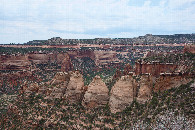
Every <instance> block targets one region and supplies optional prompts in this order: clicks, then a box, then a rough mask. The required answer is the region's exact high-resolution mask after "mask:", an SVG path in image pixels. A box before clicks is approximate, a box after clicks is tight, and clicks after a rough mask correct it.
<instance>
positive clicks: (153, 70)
mask: <svg viewBox="0 0 195 130" xmlns="http://www.w3.org/2000/svg"><path fill="white" fill-rule="evenodd" d="M177 67H178V65H176V64H173V63H159V62H153V63H144V62H142V61H138V62H136V63H135V74H136V75H141V74H151V75H153V76H156V77H158V76H159V75H160V73H173V72H174V71H175V70H176V69H177Z"/></svg>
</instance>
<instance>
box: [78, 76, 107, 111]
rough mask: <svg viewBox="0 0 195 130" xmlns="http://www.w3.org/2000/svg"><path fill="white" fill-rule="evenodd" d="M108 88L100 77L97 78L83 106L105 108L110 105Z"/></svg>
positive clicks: (87, 92)
mask: <svg viewBox="0 0 195 130" xmlns="http://www.w3.org/2000/svg"><path fill="white" fill-rule="evenodd" d="M108 92H109V90H108V88H107V86H106V84H105V83H104V82H103V81H102V79H101V78H100V76H95V77H94V79H93V81H92V82H91V83H90V84H89V86H88V90H87V91H86V93H85V94H84V98H83V101H82V105H83V106H85V107H87V108H94V107H98V106H103V105H106V104H107V103H108V100H109V96H108Z"/></svg>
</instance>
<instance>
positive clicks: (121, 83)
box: [109, 75, 136, 113]
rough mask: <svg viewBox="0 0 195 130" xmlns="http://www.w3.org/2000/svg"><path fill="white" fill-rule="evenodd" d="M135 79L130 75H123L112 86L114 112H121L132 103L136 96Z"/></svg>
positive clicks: (110, 102)
mask: <svg viewBox="0 0 195 130" xmlns="http://www.w3.org/2000/svg"><path fill="white" fill-rule="evenodd" d="M135 86H136V83H135V80H134V79H133V78H132V77H131V76H129V75H126V76H122V77H121V78H120V79H119V80H118V81H117V82H116V84H115V85H114V86H113V87H112V89H111V92H110V100H109V105H110V110H111V112H112V113H116V112H120V111H122V110H124V109H125V107H126V106H128V105H130V104H131V103H132V101H133V97H134V89H135Z"/></svg>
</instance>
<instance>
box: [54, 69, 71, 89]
mask: <svg viewBox="0 0 195 130" xmlns="http://www.w3.org/2000/svg"><path fill="white" fill-rule="evenodd" d="M69 80H70V75H69V74H68V73H67V72H57V73H56V75H55V76H54V78H53V79H52V80H51V82H50V84H51V85H59V84H62V83H65V84H64V85H65V86H66V85H67V84H68V82H69Z"/></svg>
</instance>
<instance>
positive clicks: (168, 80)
mask: <svg viewBox="0 0 195 130" xmlns="http://www.w3.org/2000/svg"><path fill="white" fill-rule="evenodd" d="M190 81H191V78H186V77H183V76H180V75H178V74H161V75H160V77H159V78H158V79H156V83H155V86H154V91H155V92H158V91H164V90H167V89H170V88H173V87H179V86H180V85H182V84H187V83H189V82H190Z"/></svg>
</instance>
